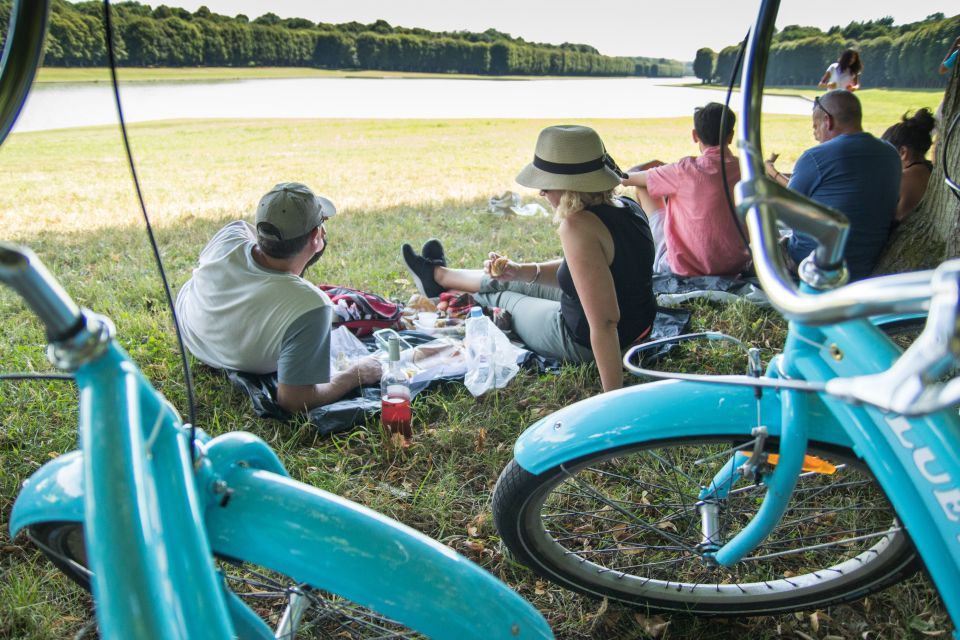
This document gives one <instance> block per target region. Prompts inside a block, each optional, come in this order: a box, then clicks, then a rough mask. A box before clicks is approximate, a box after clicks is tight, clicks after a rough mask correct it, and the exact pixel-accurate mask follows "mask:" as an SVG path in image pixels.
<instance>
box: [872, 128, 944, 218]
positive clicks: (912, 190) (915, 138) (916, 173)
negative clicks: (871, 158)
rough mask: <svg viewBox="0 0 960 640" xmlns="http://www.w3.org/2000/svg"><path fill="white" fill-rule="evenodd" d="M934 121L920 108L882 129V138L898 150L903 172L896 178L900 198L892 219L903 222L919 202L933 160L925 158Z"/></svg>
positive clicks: (931, 169) (930, 142)
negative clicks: (898, 183)
mask: <svg viewBox="0 0 960 640" xmlns="http://www.w3.org/2000/svg"><path fill="white" fill-rule="evenodd" d="M935 125H936V122H935V121H934V119H933V114H931V113H930V110H929V109H920V110H918V111H917V112H916V113H914V114H913V115H912V116H911V117H909V118H908V117H907V114H903V118H901V120H900V122H898V123H897V124H895V125H893V126H892V127H890V128H889V129H887V130H886V131H884V132H883V136H882V138H883V139H884V140H886V141H887V142H889V143H890V144H892V145H893V146H894V148H896V150H897V151H898V152H899V153H900V164H901V165H902V166H903V174H902V177H901V178H900V200H899V201H898V202H897V214H896V218H895V220H896V222H897V223H900V222H903V221H904V220H905V219H906V218H907V216H909V215H910V214H911V213H913V211H914V210H915V209H916V208H917V207H918V206H920V201H921V200H922V199H923V194H924V193H926V191H927V183H928V182H929V181H930V174H931V172H932V171H933V163H931V162H930V161H929V160H927V159H926V157H925V156H926V154H927V151H928V150H929V149H930V145H931V144H932V143H933V138H932V137H931V133H932V131H933V128H934V126H935Z"/></svg>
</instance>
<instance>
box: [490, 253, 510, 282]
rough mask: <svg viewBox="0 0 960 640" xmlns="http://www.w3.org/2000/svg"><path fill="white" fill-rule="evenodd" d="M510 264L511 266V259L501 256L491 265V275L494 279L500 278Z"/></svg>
mask: <svg viewBox="0 0 960 640" xmlns="http://www.w3.org/2000/svg"><path fill="white" fill-rule="evenodd" d="M508 264H510V258H508V257H506V256H500V257H499V258H497V259H496V260H494V261H493V262H491V263H490V275H491V276H493V277H494V278H499V277H500V276H502V275H503V271H504V269H506V268H507V265H508Z"/></svg>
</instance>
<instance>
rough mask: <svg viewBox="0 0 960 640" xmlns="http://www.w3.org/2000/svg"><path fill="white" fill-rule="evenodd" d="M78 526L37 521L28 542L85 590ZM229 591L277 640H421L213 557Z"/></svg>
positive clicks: (345, 604)
mask: <svg viewBox="0 0 960 640" xmlns="http://www.w3.org/2000/svg"><path fill="white" fill-rule="evenodd" d="M83 535H84V534H83V525H82V524H80V523H78V522H43V523H38V524H35V525H32V526H31V527H30V528H29V536H30V539H31V540H32V541H33V542H34V544H36V545H37V547H39V548H40V550H41V551H42V552H43V553H44V554H45V555H46V556H47V557H48V558H49V559H50V561H51V562H53V564H54V565H55V566H56V567H57V568H58V569H60V571H62V572H63V573H64V574H65V575H66V576H67V577H68V578H70V579H71V580H73V581H74V582H76V583H77V584H78V585H79V586H81V587H82V588H84V589H86V590H87V591H89V590H90V583H91V578H92V573H91V572H90V570H89V569H88V568H87V559H86V548H85V546H84V538H83ZM218 565H219V569H220V571H221V572H222V573H223V576H224V580H225V583H226V585H227V587H228V588H230V590H231V591H233V592H234V593H235V594H236V595H237V596H239V597H240V598H241V599H242V600H243V601H244V602H245V603H246V604H247V606H248V607H250V609H252V610H253V611H254V613H256V614H257V615H258V616H259V617H260V618H261V619H262V620H263V621H264V622H266V623H267V625H268V626H270V627H271V629H276V630H277V633H276V637H277V638H279V639H287V638H289V639H291V640H292V639H293V638H338V639H340V638H343V639H351V640H352V639H369V638H384V639H387V638H423V637H424V636H422V635H419V634H417V633H416V632H414V631H411V630H409V629H407V628H405V627H403V626H401V625H399V624H397V623H395V622H393V621H392V620H390V619H388V618H385V617H384V616H381V615H380V614H378V613H376V612H374V611H371V610H370V609H367V608H365V607H362V606H360V605H358V604H355V603H353V602H350V601H349V600H344V599H343V598H340V597H338V596H336V595H333V594H331V593H328V592H325V591H323V590H320V589H315V588H312V587H310V586H309V585H306V584H300V583H297V582H295V581H294V580H292V579H290V578H288V577H287V576H284V575H282V574H279V573H276V572H272V571H268V570H264V569H261V568H259V567H254V566H253V565H250V564H246V563H239V562H236V561H233V560H230V559H218Z"/></svg>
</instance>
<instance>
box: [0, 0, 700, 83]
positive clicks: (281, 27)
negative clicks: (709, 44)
mask: <svg viewBox="0 0 960 640" xmlns="http://www.w3.org/2000/svg"><path fill="white" fill-rule="evenodd" d="M11 2H12V0H0V29H2V33H4V34H5V33H6V23H7V21H8V19H9V13H10V7H11ZM113 11H114V18H115V20H114V21H115V24H116V34H117V37H116V43H115V45H116V48H117V51H118V57H119V59H120V61H121V63H122V64H123V65H125V66H134V67H152V66H170V67H180V66H300V67H304V66H306V67H319V68H326V69H382V70H393V71H424V72H441V73H446V72H451V73H470V74H493V75H503V74H516V75H601V76H611V75H618V76H623V75H653V76H656V75H682V73H683V63H681V62H678V61H666V60H663V61H661V62H660V64H656V63H654V64H639V63H638V62H637V59H634V58H626V57H611V56H604V55H601V54H600V53H598V52H597V51H596V49H594V48H593V47H590V46H588V45H581V44H569V43H565V44H563V45H545V44H537V43H529V42H525V41H524V40H522V39H520V38H511V37H510V36H509V35H507V34H503V33H499V32H496V31H494V30H488V31H487V32H484V33H482V34H477V33H470V32H449V33H436V32H430V31H426V30H424V29H404V28H400V27H398V28H393V27H391V26H390V25H389V24H387V23H386V22H384V21H383V20H378V21H377V22H375V23H373V24H370V25H362V24H360V23H356V22H353V23H346V24H343V25H334V24H326V23H319V24H314V23H312V22H310V21H307V20H303V19H300V18H293V19H286V20H284V19H281V18H279V17H278V16H277V15H275V14H273V13H267V14H264V15H263V16H260V17H258V18H256V19H255V20H253V21H250V20H249V19H248V18H247V17H246V16H242V15H238V16H235V17H232V18H231V17H227V16H222V15H218V14H215V13H212V12H211V11H210V10H209V9H207V8H206V7H201V8H200V9H198V10H197V11H196V12H194V13H190V12H188V11H186V10H184V9H179V8H175V7H167V6H163V5H161V6H159V7H157V8H155V9H151V8H150V7H149V6H147V5H144V4H141V3H139V2H120V3H116V4H114V5H113ZM102 12H103V7H102V3H101V2H99V1H96V0H87V1H84V2H78V3H69V2H66V1H65V0H54V2H53V11H52V15H51V18H50V28H49V32H48V34H47V41H46V54H45V58H44V64H45V65H47V66H64V67H78V66H79V67H83V66H103V65H104V64H105V63H106V51H105V47H104V39H103V32H104V30H103V24H102ZM643 60H644V61H646V59H643Z"/></svg>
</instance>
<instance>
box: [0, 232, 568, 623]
mask: <svg viewBox="0 0 960 640" xmlns="http://www.w3.org/2000/svg"><path fill="white" fill-rule="evenodd" d="M33 262H36V260H35V257H33V256H32V254H30V253H29V252H26V251H22V250H17V249H13V248H11V247H10V246H0V279H2V280H4V281H6V282H8V283H10V284H13V285H14V287H15V288H16V289H17V290H18V291H19V292H21V294H25V295H24V297H25V298H26V299H27V302H28V303H29V304H30V306H31V307H32V308H33V309H34V310H35V311H37V312H38V314H39V315H40V316H41V317H42V318H43V319H44V321H45V324H46V325H47V329H48V333H49V334H50V335H52V336H57V335H67V334H68V333H70V331H71V328H72V331H73V333H70V335H71V336H72V337H69V338H66V337H64V338H63V339H61V340H59V341H58V340H56V339H55V340H54V343H53V348H52V349H51V354H52V359H53V360H54V361H55V362H56V363H57V364H58V365H60V366H63V367H64V368H68V369H73V370H75V380H76V384H77V388H78V392H79V400H80V407H79V414H80V441H81V451H75V452H72V453H69V454H67V455H65V456H62V457H61V458H58V459H56V460H54V461H51V462H50V463H48V464H47V465H45V466H44V467H41V469H40V470H38V471H37V472H36V473H35V474H34V475H33V476H32V477H31V478H30V479H29V480H27V481H26V482H25V484H24V489H23V491H22V492H21V494H20V495H19V496H18V498H17V501H16V503H15V504H14V508H13V512H12V514H11V523H10V528H11V534H12V535H16V534H17V532H18V531H20V530H21V529H23V528H24V527H27V526H30V525H32V524H38V523H42V522H52V521H72V522H82V523H83V526H84V530H85V533H86V536H85V540H86V551H87V562H88V565H89V568H90V570H91V571H92V574H93V575H92V589H93V593H94V597H95V600H96V602H97V609H96V613H97V619H98V622H99V624H100V632H101V635H102V637H105V638H118V637H136V638H228V637H238V634H239V637H242V638H273V637H274V635H273V631H272V630H270V629H269V628H268V627H267V625H266V624H265V623H264V622H263V621H262V620H260V618H259V617H258V616H256V614H254V613H253V611H252V610H250V609H249V608H248V607H247V605H246V604H245V603H243V602H242V601H241V600H240V599H239V598H238V597H237V596H235V595H234V594H233V593H232V592H230V591H229V590H228V589H227V588H226V585H225V584H224V580H223V577H222V576H221V575H220V573H219V571H218V570H217V568H216V566H215V564H214V555H215V554H216V555H219V556H221V557H225V558H230V559H235V560H240V561H244V562H250V563H254V564H257V565H259V566H262V567H265V568H267V569H271V570H274V571H279V572H281V573H283V574H285V575H288V576H291V577H293V578H294V579H295V580H297V581H298V582H302V583H306V584H309V585H313V586H315V587H318V588H321V589H323V590H325V591H330V592H332V593H335V594H337V595H340V596H342V597H344V598H347V599H349V600H351V601H352V602H355V603H357V604H359V605H361V606H364V607H367V608H370V609H373V610H374V611H377V612H378V613H380V614H382V615H385V616H387V617H389V618H391V619H393V620H395V621H397V622H398V623H401V624H403V625H406V626H408V627H410V628H413V629H416V630H418V631H420V632H422V633H426V634H428V635H430V636H431V637H436V638H464V637H466V638H515V637H517V636H518V634H519V635H520V637H534V638H550V637H552V634H551V632H550V629H549V627H548V626H547V624H546V622H545V621H544V620H543V618H542V616H540V614H539V613H538V612H537V611H536V609H534V608H533V607H532V606H531V605H530V604H529V603H528V602H527V601H526V600H524V599H523V598H521V597H520V596H518V595H517V594H516V593H514V592H513V591H512V590H511V589H510V588H509V587H507V586H506V585H504V584H503V583H501V582H500V581H498V580H497V579H496V578H494V577H493V576H492V575H490V574H489V573H487V572H486V571H484V570H482V569H480V568H479V567H477V566H476V565H474V564H473V563H472V562H470V561H468V560H467V559H466V558H463V557H462V556H460V555H459V554H457V553H455V552H454V551H452V550H451V549H449V548H448V547H446V546H444V545H442V544H440V543H438V542H436V541H435V540H432V539H430V538H428V537H427V536H424V535H423V534H420V533H418V532H416V531H414V530H413V529H410V528H409V527H406V526H405V525H402V524H400V523H398V522H395V521H393V520H391V519H389V518H386V517H384V516H383V515H381V514H379V513H376V512H374V511H372V510H370V509H367V508H365V507H363V506H360V505H357V504H355V503H352V502H350V501H348V500H344V499H342V498H340V497H338V496H336V495H333V494H330V493H327V492H324V491H321V490H319V489H315V488H313V487H309V486H307V485H303V484H301V483H299V482H295V481H293V480H291V479H290V478H289V477H287V473H286V471H285V470H284V469H283V466H282V465H281V463H280V461H279V460H278V459H277V457H276V455H275V454H274V453H273V451H272V450H271V449H270V448H269V447H268V446H267V445H266V444H265V443H264V442H263V441H261V440H260V439H259V438H257V437H256V436H254V435H252V434H248V433H242V432H235V433H229V434H225V435H221V436H218V437H216V438H212V439H209V438H208V437H207V436H205V435H203V434H202V433H201V434H200V436H198V440H197V442H195V443H192V444H193V446H194V447H195V455H194V456H193V457H191V451H190V447H191V443H190V442H189V430H188V429H186V428H185V427H184V426H183V425H182V424H181V422H180V418H179V416H178V415H177V413H176V411H175V410H174V409H173V408H172V407H171V405H170V404H169V403H167V402H166V401H165V400H164V399H163V397H162V396H161V395H160V394H159V393H157V392H156V391H155V390H154V389H153V388H152V387H151V386H150V384H149V382H148V381H147V380H146V379H145V378H144V377H143V375H142V374H141V373H140V371H139V370H138V369H137V367H136V366H135V365H134V364H133V362H132V361H131V360H130V359H129V357H128V356H127V355H126V353H124V352H123V350H122V349H120V347H119V346H118V345H117V344H116V342H115V341H114V340H113V328H112V325H110V323H109V321H107V320H106V319H105V318H101V317H99V316H96V315H94V314H91V313H89V312H82V313H80V312H79V310H78V309H77V308H76V306H75V305H74V304H73V303H72V301H71V300H69V298H68V297H67V296H66V294H65V293H63V291H62V289H60V288H59V287H58V286H57V285H56V283H55V281H53V280H52V277H51V276H49V274H47V272H46V270H45V269H44V268H43V267H42V265H40V264H39V263H36V264H32V263H33ZM50 318H54V320H52V321H51V320H50ZM78 327H82V328H79V330H77V328H78ZM358 576H361V577H362V578H359V579H358Z"/></svg>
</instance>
